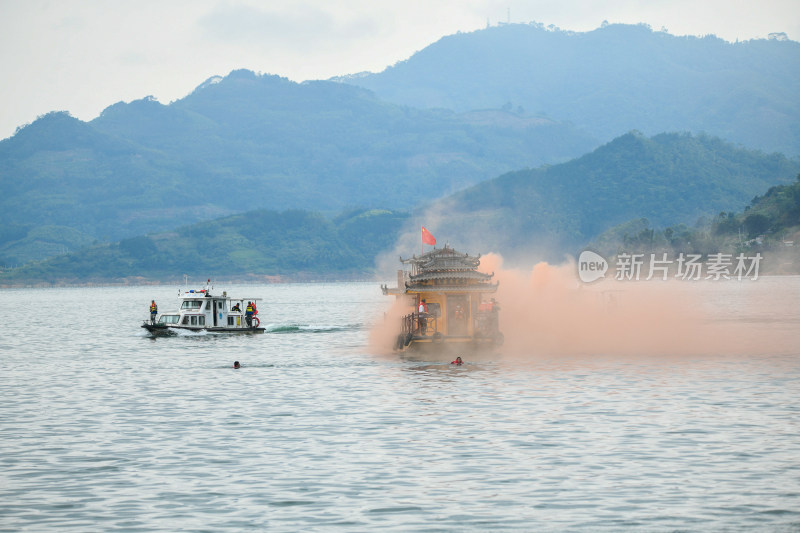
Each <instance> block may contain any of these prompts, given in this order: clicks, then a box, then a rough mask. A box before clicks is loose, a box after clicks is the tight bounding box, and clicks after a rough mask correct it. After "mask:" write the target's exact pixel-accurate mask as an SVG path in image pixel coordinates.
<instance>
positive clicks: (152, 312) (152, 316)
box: [150, 300, 158, 324]
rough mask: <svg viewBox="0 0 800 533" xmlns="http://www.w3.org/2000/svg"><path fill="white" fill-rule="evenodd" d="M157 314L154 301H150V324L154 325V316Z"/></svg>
mask: <svg viewBox="0 0 800 533" xmlns="http://www.w3.org/2000/svg"><path fill="white" fill-rule="evenodd" d="M157 314H158V306H157V305H156V301H155V300H152V301H151V302H150V323H151V324H155V323H156V315H157Z"/></svg>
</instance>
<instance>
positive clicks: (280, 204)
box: [0, 71, 594, 264]
mask: <svg viewBox="0 0 800 533" xmlns="http://www.w3.org/2000/svg"><path fill="white" fill-rule="evenodd" d="M593 145H594V141H592V140H590V139H589V138H588V136H586V135H584V134H579V133H577V132H576V131H575V128H573V127H570V126H568V125H564V124H558V123H556V122H554V121H552V120H542V119H533V118H525V117H519V116H516V115H514V114H513V113H507V112H503V111H491V112H483V113H461V114H456V113H453V112H448V111H417V110H414V109H409V108H403V107H399V106H396V105H393V104H387V103H384V102H381V101H380V100H378V99H377V98H375V97H374V95H372V94H371V93H370V92H368V91H365V90H363V89H359V88H356V87H350V86H347V85H342V84H339V83H333V82H311V83H304V84H297V83H293V82H291V81H288V80H286V79H284V78H279V77H277V76H262V75H256V74H254V73H252V72H249V71H235V72H232V73H231V74H230V75H228V76H227V77H225V78H212V79H210V80H209V81H207V82H206V83H204V84H202V85H201V86H199V87H198V88H197V89H196V90H195V91H194V92H193V93H192V94H190V95H188V96H187V97H186V98H184V99H182V100H179V101H176V102H173V103H171V104H169V105H162V104H160V103H158V102H157V101H155V100H153V99H150V98H145V99H143V100H138V101H135V102H132V103H130V104H123V103H120V104H116V105H113V106H111V107H109V108H108V109H106V110H105V111H104V112H103V113H102V114H101V116H100V117H98V118H97V119H96V120H93V121H92V122H90V123H85V122H81V121H80V120H77V119H75V118H72V117H70V116H69V115H67V114H65V113H51V114H49V115H46V116H44V117H42V118H40V119H39V120H37V121H36V122H34V123H33V124H31V125H29V126H27V127H24V128H21V129H20V130H19V131H18V132H17V133H16V135H14V136H13V137H11V138H9V139H6V140H4V141H2V142H0V190H2V192H3V194H2V196H0V225H3V226H9V227H10V225H12V224H14V225H16V226H14V231H9V232H5V233H8V235H5V234H4V235H0V237H2V238H4V239H6V240H5V241H2V242H0V259H2V260H3V261H4V262H5V263H6V264H9V263H12V264H13V263H20V262H23V261H24V260H26V259H39V258H41V257H42V256H46V255H47V254H48V253H49V252H50V251H51V250H52V249H62V248H63V247H66V248H67V249H72V248H73V247H74V244H83V243H84V242H85V241H86V240H87V239H89V240H93V239H99V240H117V239H120V238H124V237H129V236H133V235H137V234H142V233H147V232H152V231H158V230H166V229H171V228H174V227H177V226H180V225H182V224H187V223H192V222H195V221H199V220H208V219H211V218H214V217H218V216H221V215H224V214H230V213H241V212H243V211H247V210H253V209H287V208H298V209H308V210H313V211H322V212H327V213H335V212H338V211H340V210H342V209H344V208H347V207H354V206H370V207H386V208H406V209H407V208H411V207H412V206H414V205H416V204H418V203H419V202H420V201H422V200H425V199H433V198H437V197H440V196H442V195H444V194H447V193H450V192H453V191H455V190H458V189H460V188H463V187H465V186H467V185H470V184H474V183H477V182H479V181H481V180H483V179H488V178H491V177H494V176H496V175H498V174H499V173H501V172H505V171H508V170H512V169H516V168H521V167H525V166H530V165H539V164H541V163H545V162H554V161H559V160H567V159H569V158H571V157H575V156H577V155H580V154H581V153H584V152H585V151H586V150H588V149H590V148H591V147H592V146H593ZM44 226H48V227H51V228H49V229H45V230H42V228H43V227H44ZM50 229H52V231H50ZM34 230H35V231H36V232H38V237H37V238H36V239H32V236H31V232H32V231H34ZM70 231H71V232H72V233H70ZM48 235H51V236H52V239H51V240H48V239H49V238H50V237H48ZM69 236H73V237H75V238H74V239H73V240H71V241H70V240H69V239H66V237H69Z"/></svg>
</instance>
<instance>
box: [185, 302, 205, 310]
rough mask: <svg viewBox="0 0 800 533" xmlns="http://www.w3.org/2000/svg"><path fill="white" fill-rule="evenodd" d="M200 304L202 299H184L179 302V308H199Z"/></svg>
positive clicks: (201, 304)
mask: <svg viewBox="0 0 800 533" xmlns="http://www.w3.org/2000/svg"><path fill="white" fill-rule="evenodd" d="M202 306H203V301H202V300H186V301H185V302H183V303H182V304H181V309H200V308H201V307H202Z"/></svg>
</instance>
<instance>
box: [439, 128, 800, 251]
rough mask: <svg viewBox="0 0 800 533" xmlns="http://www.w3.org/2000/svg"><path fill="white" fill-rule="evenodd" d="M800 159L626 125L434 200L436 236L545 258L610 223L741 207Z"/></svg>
mask: <svg viewBox="0 0 800 533" xmlns="http://www.w3.org/2000/svg"><path fill="white" fill-rule="evenodd" d="M798 171H800V160H797V159H794V160H791V159H787V158H786V157H785V156H783V155H781V154H764V153H762V152H758V151H752V150H746V149H744V148H741V147H737V146H734V145H732V144H730V143H726V142H724V141H722V140H720V139H719V138H715V137H709V136H705V135H700V136H693V135H691V134H688V133H683V134H659V135H656V136H654V137H651V138H648V137H646V136H644V135H643V134H641V133H638V132H632V133H628V134H626V135H623V136H621V137H618V138H616V139H614V140H613V141H611V142H610V143H608V144H606V145H603V146H601V147H600V148H598V149H596V150H595V151H593V152H591V153H589V154H586V155H584V156H583V157H580V158H578V159H575V160H572V161H569V162H567V163H562V164H559V165H554V166H545V167H541V168H538V169H533V170H522V171H518V172H511V173H508V174H505V175H503V176H500V177H498V178H495V179H493V180H489V181H486V182H483V183H480V184H478V185H475V186H473V187H470V188H468V189H466V190H464V191H461V192H459V193H456V194H454V195H453V196H451V197H449V198H447V199H446V200H444V201H441V202H435V203H433V204H432V205H431V206H429V208H428V209H427V211H426V212H427V214H428V216H429V217H431V218H432V219H434V220H438V222H437V224H436V225H435V226H434V225H431V226H428V227H429V228H430V229H431V230H435V234H442V235H450V236H452V237H453V238H454V239H460V240H463V241H466V242H470V243H472V245H471V246H472V247H473V248H477V249H482V250H496V251H501V252H503V253H504V254H509V255H513V254H517V255H519V254H521V253H523V252H530V251H531V250H535V249H537V250H542V249H545V250H546V256H547V258H548V259H560V255H561V254H562V253H567V252H569V253H575V250H576V248H577V247H580V246H583V245H585V244H586V243H588V242H589V241H591V240H592V239H593V238H595V237H597V236H598V235H599V234H601V233H602V232H603V231H605V230H606V229H608V228H609V227H612V226H614V225H617V224H620V223H623V222H625V221H629V220H632V219H636V218H641V217H646V218H647V219H649V221H650V222H652V223H653V224H655V225H656V226H660V227H664V226H667V225H671V224H679V223H687V224H693V223H694V222H695V221H696V220H697V219H698V217H701V216H708V215H712V216H713V214H714V213H718V212H720V211H733V210H738V209H742V208H743V207H744V206H745V205H746V204H747V203H748V202H749V201H750V199H751V198H753V196H754V195H756V194H758V193H760V192H762V191H764V190H766V189H768V188H769V187H771V186H773V185H775V184H781V183H789V182H791V181H792V179H793V177H794V176H795V175H797V173H798Z"/></svg>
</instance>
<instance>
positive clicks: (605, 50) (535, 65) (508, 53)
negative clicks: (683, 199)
mask: <svg viewBox="0 0 800 533" xmlns="http://www.w3.org/2000/svg"><path fill="white" fill-rule="evenodd" d="M337 81H343V82H346V83H349V84H353V85H357V86H360V87H365V88H367V89H370V90H372V91H374V92H375V93H376V94H377V95H378V96H379V97H380V98H383V99H385V100H387V101H390V102H394V103H397V104H402V105H408V106H414V107H419V108H447V109H453V110H455V111H465V110H471V109H486V108H494V109H498V108H501V107H505V108H506V109H517V110H520V111H522V110H524V111H525V112H526V113H531V114H534V115H537V116H547V117H551V118H553V119H555V120H558V121H568V122H571V123H573V124H575V125H576V126H578V127H582V128H585V129H586V131H588V132H589V133H591V134H592V135H593V136H595V137H597V138H600V139H603V140H607V139H611V138H614V137H616V136H618V135H621V134H624V133H625V132H627V131H630V130H633V129H636V130H640V131H643V132H645V133H646V134H648V135H654V134H657V133H661V132H665V131H692V132H695V133H699V132H705V133H708V134H711V135H715V136H719V137H722V138H724V139H726V140H728V141H731V142H734V143H741V144H743V145H745V146H747V147H750V148H758V149H762V150H765V151H769V152H773V151H778V152H783V153H786V154H789V155H797V154H800V98H798V97H797V95H798V94H800V43H797V42H794V41H789V40H787V39H770V40H763V39H761V40H752V41H746V42H736V43H730V42H726V41H724V40H722V39H718V38H716V37H714V36H705V37H678V36H674V35H670V34H668V33H666V32H665V31H659V32H654V31H652V30H651V29H650V28H649V27H648V26H646V25H641V24H640V25H624V24H605V23H604V25H603V26H602V27H600V28H598V29H596V30H594V31H589V32H570V31H562V30H558V29H554V28H552V27H548V28H545V27H544V26H542V25H541V24H504V25H501V26H495V27H490V28H486V29H483V30H479V31H474V32H470V33H458V34H456V35H450V36H447V37H443V38H442V39H440V40H439V41H437V42H436V43H434V44H431V45H430V46H428V47H427V48H425V49H423V50H421V51H420V52H417V53H416V54H414V55H413V56H412V57H410V58H409V59H408V60H406V61H401V62H399V63H397V64H395V65H394V66H392V67H389V68H387V69H386V70H384V71H383V72H380V73H366V74H365V73H362V74H359V75H355V76H348V77H342V78H337Z"/></svg>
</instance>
